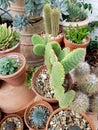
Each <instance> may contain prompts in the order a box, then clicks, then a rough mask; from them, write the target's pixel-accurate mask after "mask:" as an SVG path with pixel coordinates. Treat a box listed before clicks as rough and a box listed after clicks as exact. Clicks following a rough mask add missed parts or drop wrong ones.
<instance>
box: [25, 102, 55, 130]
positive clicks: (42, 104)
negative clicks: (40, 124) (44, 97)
mask: <svg viewBox="0 0 98 130" xmlns="http://www.w3.org/2000/svg"><path fill="white" fill-rule="evenodd" d="M38 105H41V106H44V107H47V108H48V109H49V111H50V112H51V113H52V112H53V108H52V107H51V105H50V104H49V103H47V102H45V101H41V100H40V101H36V102H34V103H32V104H30V105H29V106H28V108H27V109H26V111H25V113H24V121H25V123H26V125H27V127H28V128H29V130H37V129H35V128H32V127H31V126H30V125H29V121H28V116H29V113H30V111H31V110H32V108H33V107H34V106H38ZM41 130H45V129H41Z"/></svg>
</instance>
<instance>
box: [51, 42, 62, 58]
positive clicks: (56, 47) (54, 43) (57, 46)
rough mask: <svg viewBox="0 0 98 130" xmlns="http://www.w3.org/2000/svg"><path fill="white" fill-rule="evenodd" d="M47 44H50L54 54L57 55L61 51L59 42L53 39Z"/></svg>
mask: <svg viewBox="0 0 98 130" xmlns="http://www.w3.org/2000/svg"><path fill="white" fill-rule="evenodd" d="M49 44H51V45H52V49H53V50H54V52H55V53H56V55H57V56H59V54H60V52H61V47H60V45H59V43H58V42H56V41H53V42H50V43H49Z"/></svg>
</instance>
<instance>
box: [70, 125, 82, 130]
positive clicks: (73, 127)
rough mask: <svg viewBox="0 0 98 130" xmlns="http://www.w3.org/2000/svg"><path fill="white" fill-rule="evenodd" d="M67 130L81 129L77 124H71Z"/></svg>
mask: <svg viewBox="0 0 98 130" xmlns="http://www.w3.org/2000/svg"><path fill="white" fill-rule="evenodd" d="M68 130H82V129H81V128H80V127H79V126H76V125H73V126H70V127H69V128H68Z"/></svg>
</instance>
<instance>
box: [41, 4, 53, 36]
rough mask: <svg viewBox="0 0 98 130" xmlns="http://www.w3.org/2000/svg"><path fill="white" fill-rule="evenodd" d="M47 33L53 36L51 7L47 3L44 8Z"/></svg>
mask: <svg viewBox="0 0 98 130" xmlns="http://www.w3.org/2000/svg"><path fill="white" fill-rule="evenodd" d="M43 12H44V25H45V32H46V33H48V34H51V33H52V32H51V6H50V4H48V3H46V4H45V5H44V8H43Z"/></svg>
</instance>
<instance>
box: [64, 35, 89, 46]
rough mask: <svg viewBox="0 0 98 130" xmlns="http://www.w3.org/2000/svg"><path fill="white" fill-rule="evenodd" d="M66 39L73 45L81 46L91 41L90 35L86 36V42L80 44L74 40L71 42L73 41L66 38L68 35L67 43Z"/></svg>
mask: <svg viewBox="0 0 98 130" xmlns="http://www.w3.org/2000/svg"><path fill="white" fill-rule="evenodd" d="M65 40H66V41H68V43H69V44H72V45H75V46H80V47H81V46H83V45H88V44H89V42H90V37H89V36H87V37H86V42H85V43H80V44H76V43H74V42H71V41H69V40H68V39H66V37H65V36H64V43H65Z"/></svg>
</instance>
